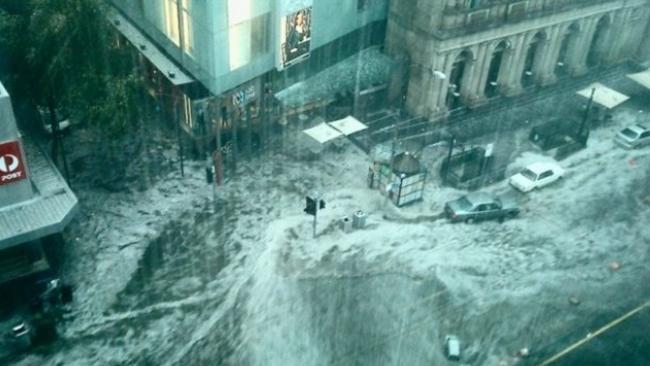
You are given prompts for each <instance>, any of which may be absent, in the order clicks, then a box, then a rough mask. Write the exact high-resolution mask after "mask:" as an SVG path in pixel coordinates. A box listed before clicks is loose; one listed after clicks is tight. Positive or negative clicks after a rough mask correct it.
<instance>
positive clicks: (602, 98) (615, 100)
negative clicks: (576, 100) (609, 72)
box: [578, 83, 630, 109]
mask: <svg viewBox="0 0 650 366" xmlns="http://www.w3.org/2000/svg"><path fill="white" fill-rule="evenodd" d="M592 89H596V91H595V92H594V102H596V103H598V104H600V105H602V106H603V107H605V108H607V109H612V108H614V107H616V106H617V105H619V104H621V103H623V102H625V101H626V100H628V99H630V97H628V96H627V95H625V94H622V93H619V92H617V91H616V90H614V89H610V88H608V87H606V86H605V85H603V84H601V83H593V84H591V85H589V86H588V87H586V88H584V89H582V90H580V91H579V92H578V94H579V95H582V96H583V97H585V98H587V99H589V98H591V91H592Z"/></svg>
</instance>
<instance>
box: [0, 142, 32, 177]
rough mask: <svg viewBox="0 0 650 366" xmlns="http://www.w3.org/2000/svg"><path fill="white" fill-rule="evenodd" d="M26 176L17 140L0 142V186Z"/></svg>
mask: <svg viewBox="0 0 650 366" xmlns="http://www.w3.org/2000/svg"><path fill="white" fill-rule="evenodd" d="M25 178H27V173H26V172H25V162H24V161H23V154H22V153H21V150H20V143H18V141H9V142H4V143H0V186H1V185H4V184H8V183H12V182H16V181H19V180H23V179H25Z"/></svg>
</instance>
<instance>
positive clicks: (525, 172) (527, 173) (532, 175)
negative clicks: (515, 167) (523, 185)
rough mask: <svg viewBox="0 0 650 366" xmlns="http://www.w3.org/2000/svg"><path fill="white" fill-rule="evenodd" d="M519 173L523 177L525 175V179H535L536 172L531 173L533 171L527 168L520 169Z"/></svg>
mask: <svg viewBox="0 0 650 366" xmlns="http://www.w3.org/2000/svg"><path fill="white" fill-rule="evenodd" d="M521 175H523V176H524V177H526V178H527V179H530V180H535V179H537V174H535V173H533V171H532V170H530V169H528V168H526V169H524V170H522V171H521Z"/></svg>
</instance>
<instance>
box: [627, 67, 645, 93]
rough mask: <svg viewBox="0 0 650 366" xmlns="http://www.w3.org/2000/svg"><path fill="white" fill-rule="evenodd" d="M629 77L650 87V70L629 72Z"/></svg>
mask: <svg viewBox="0 0 650 366" xmlns="http://www.w3.org/2000/svg"><path fill="white" fill-rule="evenodd" d="M627 77H628V78H630V79H632V80H634V81H636V82H637V83H639V84H641V85H643V86H645V87H646V88H647V89H650V70H646V71H641V72H637V73H636V74H627Z"/></svg>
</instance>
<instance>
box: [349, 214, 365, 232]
mask: <svg viewBox="0 0 650 366" xmlns="http://www.w3.org/2000/svg"><path fill="white" fill-rule="evenodd" d="M365 226H366V213H365V212H363V211H361V210H359V211H357V212H355V213H354V215H352V227H354V228H355V229H363V228H364V227H365Z"/></svg>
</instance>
